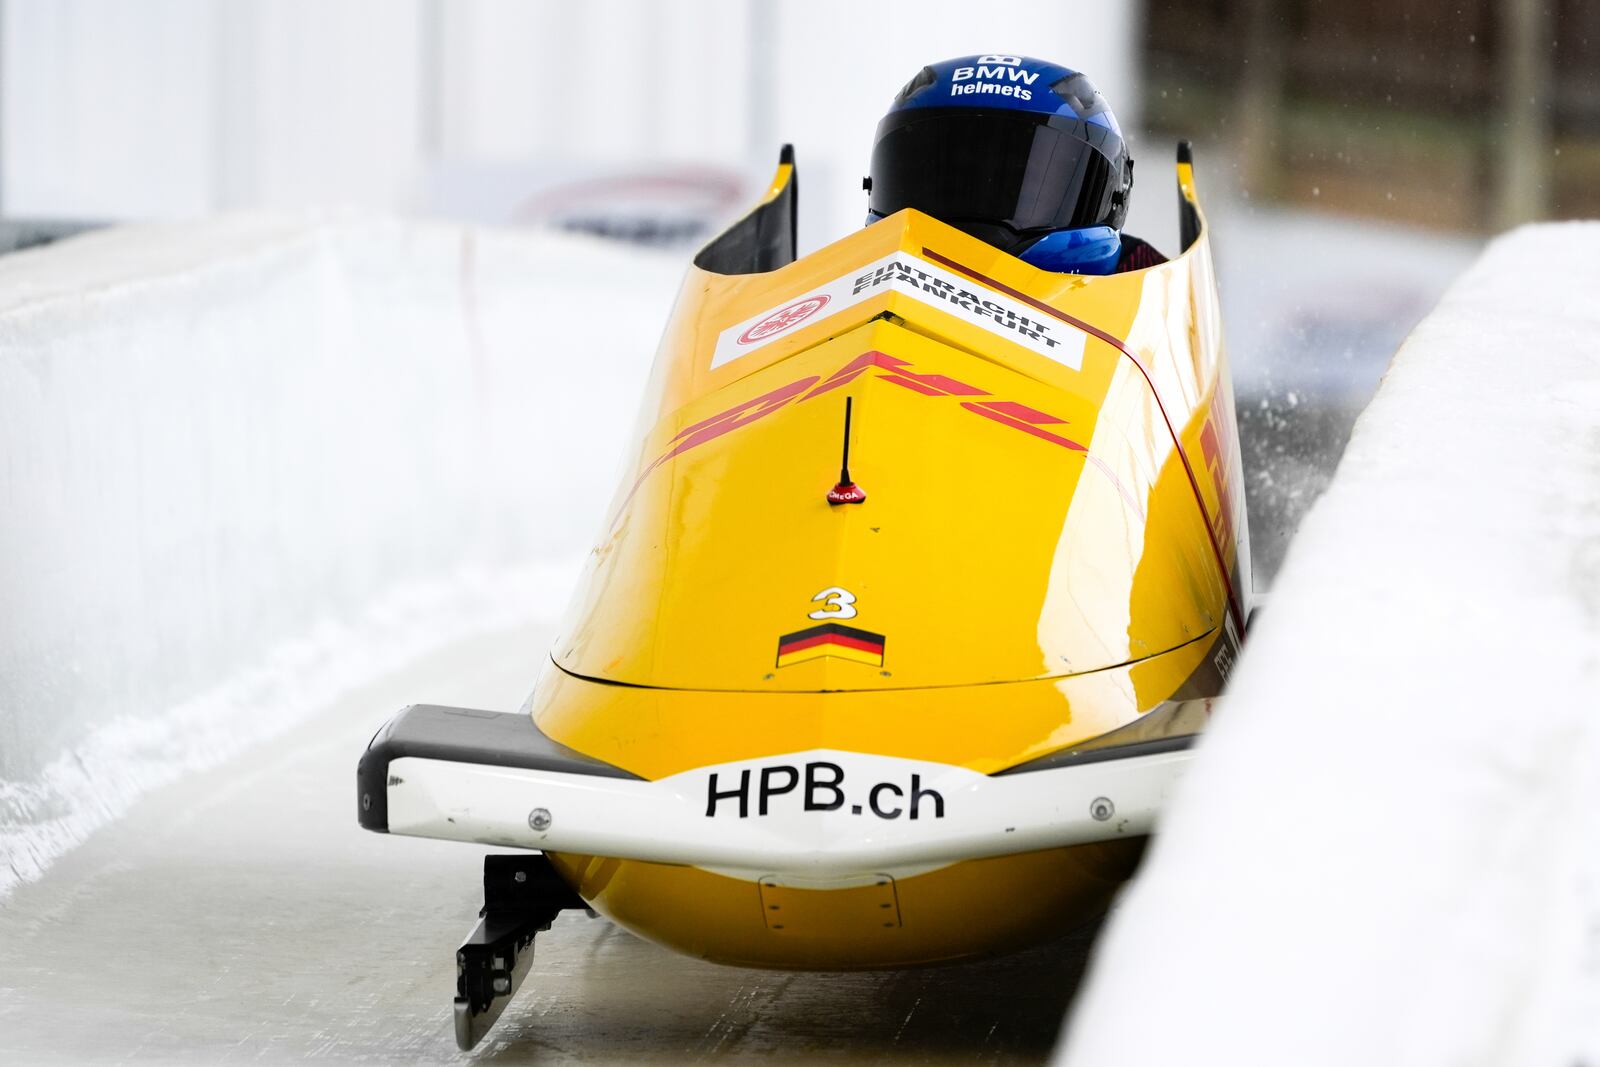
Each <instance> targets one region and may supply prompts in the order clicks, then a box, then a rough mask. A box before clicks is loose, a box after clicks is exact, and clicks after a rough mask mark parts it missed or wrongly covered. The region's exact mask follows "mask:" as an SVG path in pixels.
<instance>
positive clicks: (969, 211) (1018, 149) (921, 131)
mask: <svg viewBox="0 0 1600 1067" xmlns="http://www.w3.org/2000/svg"><path fill="white" fill-rule="evenodd" d="M1132 188H1133V160H1132V158H1130V157H1129V155H1128V148H1127V145H1126V144H1125V143H1124V142H1123V139H1122V129H1121V127H1120V126H1118V124H1117V120H1116V117H1115V116H1114V115H1113V114H1112V113H1111V109H1110V108H1109V107H1107V106H1106V103H1105V100H1104V98H1103V97H1102V96H1101V95H1100V92H1099V90H1097V89H1095V87H1094V85H1093V84H1091V83H1090V81H1089V79H1088V78H1087V77H1085V76H1084V75H1082V74H1080V73H1078V72H1077V71H1075V70H1071V69H1069V68H1067V67H1062V66H1058V65H1057V64H1054V63H1046V62H1043V61H1042V60H1037V59H1029V58H1028V57H1026V56H1004V55H979V56H966V57H964V58H961V59H951V60H946V61H945V62H943V63H935V64H934V65H932V66H929V67H923V68H922V70H921V71H920V72H918V74H917V76H916V77H915V78H912V79H911V81H910V82H909V83H907V85H906V87H905V88H903V89H901V90H900V93H899V95H898V96H896V97H895V100H894V106H893V107H891V108H890V109H889V113H888V114H887V115H885V116H884V117H883V121H881V122H880V123H878V134H877V138H876V140H875V141H874V143H873V147H872V173H871V175H870V177H869V178H868V184H867V190H868V201H867V206H868V211H869V212H870V215H871V217H872V218H874V219H876V218H883V217H884V216H886V215H890V214H893V213H894V212H896V211H899V210H901V209H903V208H908V207H909V208H916V209H917V210H919V211H924V212H927V213H928V214H930V215H933V216H934V217H935V218H938V219H940V220H942V221H944V222H946V223H949V224H950V225H952V226H955V227H957V228H958V229H961V230H965V231H966V232H968V233H970V234H972V235H973V236H975V237H979V238H981V239H983V240H985V241H988V242H989V243H990V244H993V245H995V246H997V247H999V248H1002V249H1004V250H1005V251H1007V252H1010V253H1011V254H1012V255H1021V254H1023V252H1024V251H1025V250H1026V249H1028V248H1029V247H1030V246H1032V245H1033V244H1035V243H1037V242H1038V241H1039V240H1040V239H1041V238H1043V237H1045V236H1047V235H1049V234H1051V233H1055V232H1059V231H1061V230H1077V229H1085V228H1090V227H1110V229H1111V230H1112V231H1116V230H1121V228H1122V223H1123V220H1124V219H1125V218H1126V217H1127V213H1128V194H1129V192H1130V191H1131V190H1132ZM1107 236H1108V237H1109V236H1113V235H1111V234H1108V235H1107Z"/></svg>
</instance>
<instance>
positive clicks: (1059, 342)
mask: <svg viewBox="0 0 1600 1067" xmlns="http://www.w3.org/2000/svg"><path fill="white" fill-rule="evenodd" d="M884 292H895V293H903V294H905V295H906V296H908V297H911V298H912V299H913V300H920V301H922V302H923V303H924V304H927V305H929V306H930V307H935V308H938V309H939V310H940V311H944V312H947V313H949V314H951V315H954V316H955V317H956V318H958V319H963V320H965V321H967V322H970V323H972V324H973V325H974V326H981V327H983V328H984V329H986V330H989V331H990V332H992V333H995V334H997V335H999V336H1001V337H1005V338H1008V339H1009V340H1012V341H1015V342H1016V343H1017V344H1019V345H1022V346H1023V347H1024V348H1028V349H1032V350H1033V351H1035V352H1037V353H1039V354H1040V355H1041V356H1044V357H1046V358H1047V359H1052V360H1054V361H1055V362H1057V363H1060V364H1062V365H1064V366H1067V367H1071V368H1072V369H1073V370H1078V369H1079V368H1081V367H1082V366H1083V348H1084V344H1085V343H1086V342H1087V341H1088V335H1087V334H1085V333H1084V332H1083V331H1081V330H1078V329H1076V328H1074V327H1072V326H1069V325H1068V324H1066V323H1064V322H1061V321H1060V320H1058V319H1054V318H1051V317H1050V316H1049V315H1046V314H1045V313H1044V312H1042V311H1039V310H1038V309H1036V308H1032V307H1029V306H1028V305H1027V304H1024V303H1022V302H1021V301H1018V300H1013V299H1011V298H1010V297H1008V296H1004V295H1002V294H1000V293H997V292H995V291H994V290H992V289H988V288H985V287H984V286H982V285H979V284H978V283H977V282H975V281H972V280H971V279H968V278H963V277H960V276H959V275H956V274H952V273H951V272H950V271H947V270H945V269H944V268H943V267H938V266H935V265H934V264H932V263H929V262H928V261H927V260H925V259H921V258H919V257H917V256H913V255H911V254H910V253H909V252H895V253H893V254H892V255H887V256H884V257H883V258H882V259H880V260H878V261H877V262H875V263H869V264H867V265H866V266H864V267H859V268H857V269H855V270H852V271H851V272H850V273H848V274H846V275H843V276H842V277H839V278H835V279H834V280H833V281H831V282H829V283H828V284H826V285H824V286H821V287H819V288H817V289H814V290H812V291H811V292H809V293H806V294H805V295H803V296H800V297H797V298H795V299H791V300H787V301H785V302H784V303H782V304H780V305H779V306H778V307H775V308H772V309H770V310H768V311H763V312H762V313H761V314H759V315H755V316H753V317H751V318H748V319H746V320H745V321H743V322H740V323H736V324H734V325H732V326H729V327H728V328H727V329H726V330H723V331H722V333H721V335H720V336H718V338H717V347H716V350H715V351H714V352H712V354H711V369H712V370H715V369H716V368H718V367H721V366H723V365H724V364H727V363H731V362H733V361H734V360H736V359H738V358H739V357H740V356H745V355H749V354H750V353H751V352H755V351H758V350H759V349H761V348H763V347H765V346H766V345H768V344H771V343H772V342H773V341H777V340H781V339H782V338H784V337H786V336H788V334H789V333H790V332H792V331H793V330H794V329H795V328H796V327H798V326H800V325H801V324H802V323H810V322H819V321H821V320H822V319H824V318H827V317H829V316H831V315H833V314H835V313H837V312H840V311H844V310H846V309H847V308H851V307H854V306H855V305H856V304H859V303H861V302H862V301H863V300H867V299H870V298H871V297H874V296H878V295H880V294H882V293H884Z"/></svg>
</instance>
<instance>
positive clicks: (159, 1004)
mask: <svg viewBox="0 0 1600 1067" xmlns="http://www.w3.org/2000/svg"><path fill="white" fill-rule="evenodd" d="M550 638H551V631H549V630H548V629H547V628H542V627H525V628H522V629H518V630H513V631H508V632H503V633H500V634H497V635H495V636H493V637H489V638H483V639H479V640H475V641H472V642H468V643H465V644H462V645H458V646H455V647H454V648H452V649H450V650H448V651H446V652H442V653H439V654H436V655H434V656H431V657H427V658H425V659H422V660H419V661H418V662H417V663H416V664H414V665H413V666H412V667H411V668H409V669H407V670H406V671H404V672H401V673H398V674H394V675H392V676H390V677H388V678H385V679H383V680H382V681H380V682H378V683H376V684H373V685H371V686H368V687H366V688H363V689H361V690H359V691H356V692H354V693H352V694H350V695H349V696H348V697H347V698H345V699H343V700H342V701H340V702H339V703H338V704H337V705H336V706H333V707H331V708H328V709H326V711H324V712H321V713H317V714H313V715H311V716H309V717H308V718H307V719H306V720H305V721H304V722H303V723H302V724H301V725H300V726H299V727H297V728H295V729H294V730H292V731H290V732H289V733H287V734H284V735H281V736H280V737H278V738H276V739H274V740H273V741H270V742H267V743H265V744H263V745H260V746H257V747H255V748H253V749H250V750H248V751H246V752H245V753H244V754H242V755H240V756H238V757H236V758H234V759H232V760H230V761H229V762H227V763H226V764H224V765H222V766H221V767H218V768H215V769H213V770H211V771H208V772H206V773H203V774H199V775H195V776H191V777H189V778H187V779H185V780H183V781H181V782H179V783H177V784H174V785H172V786H168V787H166V788H164V789H160V790H157V791H155V792H153V793H151V794H150V795H148V796H147V797H145V798H144V799H143V800H141V801H140V802H138V803H137V804H136V805H135V806H134V807H133V809H132V810H131V811H130V812H129V814H128V815H127V816H126V817H125V818H123V819H121V820H119V821H118V822H116V823H115V824H113V825H111V826H109V827H107V828H105V829H102V830H101V831H99V832H98V833H97V834H95V835H94V836H93V837H91V838H90V840H89V841H88V842H86V843H85V844H84V845H83V846H82V847H80V848H78V849H76V850H75V851H73V852H71V853H69V854H68V855H66V856H65V857H63V858H62V859H61V860H59V861H58V862H57V863H56V864H55V865H54V866H52V868H51V869H50V870H49V871H48V872H47V873H46V874H45V875H44V876H43V877H42V878H41V879H39V880H38V881H36V882H33V883H31V884H27V885H23V886H21V887H19V888H18V889H17V890H16V892H15V893H14V894H13V895H12V896H11V898H10V899H8V900H7V901H6V903H5V906H4V907H3V908H0V1035H4V1036H3V1038H0V1051H3V1053H4V1055H3V1056H0V1059H4V1060H5V1062H7V1063H14V1064H25V1063H26V1064H32V1063H77V1062H84V1061H94V1062H123V1061H131V1062H159V1063H217V1062H257V1063H259V1062H286V1061H301V1060H306V1059H327V1060H333V1061H364V1062H377V1063H394V1062H415V1061H422V1062H447V1061H452V1060H458V1059H459V1060H463V1061H464V1060H467V1059H469V1058H470V1059H478V1060H492V1061H495V1062H505V1063H522V1062H534V1061H546V1062H548V1061H561V1062H570V1061H588V1062H608V1061H619V1060H648V1061H652V1062H661V1061H666V1062H674V1061H690V1060H699V1059H704V1058H709V1057H712V1056H716V1057H718V1058H719V1059H721V1058H725V1057H729V1056H731V1057H732V1058H736V1059H737V1058H741V1057H760V1058H762V1059H771V1058H773V1057H774V1056H776V1057H779V1058H796V1059H798V1058H808V1059H809V1058H829V1059H853V1060H861V1061H878V1060H884V1059H904V1060H915V1061H917V1062H930V1061H934V1062H937V1061H956V1060H959V1061H963V1062H970V1061H972V1060H974V1059H977V1060H985V1061H1007V1062H1015V1061H1032V1060H1042V1059H1043V1058H1045V1057H1046V1056H1048V1055H1049V1052H1050V1049H1051V1047H1052V1045H1053V1043H1054V1041H1055V1037H1056V1033H1057V1030H1058V1028H1059V1026H1060V1023H1061V1018H1062V1015H1063V1013H1064V1011H1065V1008H1066V1005H1067V1001H1068V999H1069V998H1070V996H1071V995H1072V993H1073V991H1074V989H1075V988H1076V986H1077V984H1078V981H1079V979H1080V976H1081V974H1082V971H1083V969H1084V966H1085V963H1086V958H1087V955H1088V951H1089V946H1090V940H1089V939H1090V935H1091V933H1092V931H1084V932H1083V933H1082V934H1081V935H1079V936H1077V937H1073V938H1068V939H1067V940H1064V941H1060V942H1057V943H1055V944H1053V945H1047V946H1044V947H1042V948H1039V949H1035V950H1032V951H1030V952H1028V953H1026V954H1023V955H1020V956H1013V957H1008V958H1004V959H996V960H990V961H985V962H981V963H977V964H970V965H964V966H958V967H945V968H935V969H927V970H919V971H896V972H867V973H853V974H790V973H781V972H770V971H752V970H742V969H735V968H728V967H721V966H717V965H715V964H710V963H705V962H702V961H699V960H693V959H688V958H685V957H681V956H677V955H674V954H672V953H670V952H668V951H667V950H665V949H661V948H657V947H656V946H654V945H651V944H649V943H647V942H645V941H642V940H639V939H638V938H635V937H633V936H632V935H631V934H628V933H626V932H624V931H622V930H620V929H618V928H617V927H615V926H612V925H611V924H610V923H609V922H607V921H605V920H604V919H589V918H587V917H586V916H585V915H584V914H583V913H582V912H569V913H567V914H565V915H563V916H562V917H561V918H560V919H559V920H558V921H557V922H556V924H555V926H554V927H553V928H552V929H551V930H550V931H549V932H548V933H546V934H542V935H540V938H539V940H538V942H537V947H536V951H537V954H536V956H535V960H534V971H533V974H532V976H531V977H530V978H529V980H528V983H527V985H526V987H525V988H524V989H523V991H522V992H521V993H519V995H518V997H517V998H516V999H515V1000H514V1001H513V1002H512V1004H511V1006H510V1007H509V1008H508V1009H507V1010H506V1013H505V1015H504V1016H502V1018H501V1020H500V1023H499V1025H498V1026H497V1028H496V1029H495V1030H494V1031H493V1032H492V1033H491V1034H490V1035H489V1037H488V1038H487V1039H485V1041H484V1042H483V1044H482V1045H480V1046H479V1048H478V1049H477V1050H476V1051H475V1052H474V1053H473V1054H472V1055H471V1056H470V1057H468V1056H466V1055H464V1054H461V1053H458V1052H457V1051H456V1048H455V1043H454V1038H453V1036H452V1031H451V1017H450V1000H451V997H452V996H453V994H454V985H455V965H454V952H455V948H456V945H457V944H458V943H459V942H460V940H461V938H463V937H464V936H465V935H466V934H467V932H468V931H469V930H470V928H471V926H472V924H473V922H474V920H475V917H476V912H477V908H478V906H479V904H480V903H481V901H480V899H479V897H480V885H479V878H480V876H481V863H480V860H479V857H480V856H481V855H482V854H483V852H484V851H485V850H482V849H479V848H476V847H474V846H470V845H462V844H455V843H449V842H435V841H424V840H418V839H411V838H388V837H384V836H380V835H377V834H370V833H366V832H364V831H362V830H361V829H359V828H358V827H357V826H356V820H355V786H354V776H355V765H356V759H357V757H358V756H359V755H360V752H361V749H362V747H363V746H364V745H365V743H366V741H367V739H368V738H369V737H370V736H371V734H372V732H373V731H374V730H375V729H377V727H378V726H379V725H380V724H381V723H382V722H383V720H384V718H385V717H386V716H387V715H388V714H389V713H391V712H393V711H395V710H398V709H399V708H400V707H402V706H403V705H405V704H407V703H413V702H422V701H435V702H439V703H460V704H472V705H476V706H479V707H485V708H497V709H506V710H509V709H512V708H515V707H516V706H517V704H518V703H519V702H520V701H521V699H522V698H523V697H524V696H525V695H526V690H527V689H528V687H529V686H531V684H532V679H533V673H534V670H535V668H536V667H537V664H538V662H539V659H540V657H542V656H544V655H545V654H546V648H547V646H548V644H549V641H550Z"/></svg>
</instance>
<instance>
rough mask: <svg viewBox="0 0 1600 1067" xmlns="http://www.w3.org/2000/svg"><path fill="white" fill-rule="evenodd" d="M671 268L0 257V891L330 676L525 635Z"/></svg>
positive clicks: (354, 221) (436, 257)
mask: <svg viewBox="0 0 1600 1067" xmlns="http://www.w3.org/2000/svg"><path fill="white" fill-rule="evenodd" d="M682 270H683V265H682V263H681V261H680V260H679V259H677V258H676V257H673V258H661V257H658V256H652V255H650V254H648V253H642V252H640V251H638V250H637V249H626V248H623V247H621V246H615V245H609V246H608V245H602V244H598V243H594V242H589V241H583V240H578V239H570V238H563V237H559V236H553V235H546V234H532V233H517V232H513V231H492V230H476V229H472V228H464V227H459V226H447V225H439V224H420V223H400V222H395V221H388V220H383V219H375V218H365V217H339V218H324V219H308V218H300V219H282V218H250V217H246V218H224V219H220V220H215V221H211V222H205V223H192V224H172V225H166V226H142V227H128V228H123V229H118V230H112V231H107V232H103V233H97V234H92V235H88V236H84V237H80V238H76V239H73V240H71V241H67V242H64V243H62V244H60V245H56V246H53V247H50V248H47V249H41V250H38V251H33V252H26V253H22V254H19V255H16V256H11V257H7V258H5V259H4V260H0V294H3V296H0V456H3V457H4V462H3V463H0V501H4V506H3V507H0V590H3V591H4V593H3V596H4V603H5V609H4V611H0V897H4V895H5V894H6V893H7V892H8V891H9V890H10V889H11V888H13V887H14V886H15V885H16V884H17V883H18V882H19V881H22V880H27V879H31V878H34V877H36V876H37V875H38V874H39V873H40V872H41V871H42V870H43V869H44V868H45V867H46V865H48V864H49V863H50V862H51V861H52V860H53V859H54V858H55V857H56V856H58V855H60V854H61V853H62V852H63V851H64V850H65V849H68V848H70V847H72V846H73V845H74V844H76V843H78V842H79V841H81V840H83V838H84V837H85V836H86V835H87V834H89V833H90V832H91V831H93V830H94V829H95V828H96V827H98V826H100V825H103V824H104V823H105V822H106V821H107V820H109V819H111V818H114V817H115V816H117V815H118V814H120V813H121V812H122V811H124V810H125V809H126V808H127V807H128V805H129V804H131V803H132V801H133V800H134V799H135V798H136V797H138V796H139V795H141V794H142V793H144V792H145V791H147V790H148V789H150V788H152V787H154V786H156V785H159V784H161V783H163V782H166V781H168V780H171V779H172V778H174V777H175V776H177V775H179V774H180V773H183V772H186V771H190V770H193V769H196V768H198V767H202V766H206V765H209V764H212V763H215V762H216V761H218V760H220V759H222V758H224V757H225V756H227V755H229V754H231V753H233V752H236V751H239V750H240V749H241V748H242V747H243V746H244V745H245V744H247V743H249V742H252V741H255V740H258V739H260V738H262V737H265V736H268V735H271V734H275V733H277V732H279V731H281V730H283V729H285V728H287V727H288V726H290V725H292V723H293V722H294V721H295V720H296V719H298V718H300V717H303V716H305V715H307V714H310V713H312V712H313V711H315V710H316V709H317V708H319V707H323V706H326V705H328V704H329V703H330V702H331V701H332V700H333V699H334V698H336V697H337V696H338V695H339V694H340V693H341V692H343V691H345V690H347V689H348V688H349V687H351V686H353V685H357V684H360V683H362V682H366V681H369V680H370V679H372V678H374V677H379V676H381V675H383V674H385V673H387V672H388V671H391V670H392V669H394V668H395V667H397V666H400V665H403V664H404V663H405V662H407V661H408V659H410V658H412V657H414V656H416V655H418V654H420V653H422V652H424V651H426V650H428V649H431V648H436V647H439V646H442V645H443V644H445V643H447V642H450V641H454V640H458V639H461V638H464V637H466V636H469V635H471V634H475V633H481V632H487V631H489V630H493V629H496V628H499V627H503V626H505V625H508V624H510V623H512V622H518V621H527V620H538V619H541V618H542V619H549V618H551V617H552V616H554V615H555V614H556V613H557V612H558V611H559V609H560V608H561V606H562V605H563V603H564V600H565V597H566V595H567V592H568V590H569V588H570V584H571V581H572V579H573V576H574V575H575V574H576V571H577V566H578V564H579V562H580V561H581V559H582V556H583V553H584V552H585V551H586V550H587V549H588V547H589V543H590V540H591V538H592V536H593V534H594V532H595V530H596V528H597V524H598V522H599V521H600V516H601V514H602V512H603V510H604V507H605V505H606V502H607V501H608V500H609V498H610V494H611V491H612V488H613V485H612V483H613V478H612V477H611V472H612V471H613V470H615V469H616V468H617V466H618V464H619V462H620V458H621V450H622V448H623V447H624V442H625V441H626V438H627V430H628V428H629V427H630V426H631V424H632V422H633V418H634V414H635V411H636V409H637V405H638V401H639V395H640V392H641V390H642V385H643V381H644V378H645V374H646V372H647V369H648V365H649V361H650V358H651V354H652V353H653V351H654V349H655V345H656V341H657V338H658V336H659V332H660V329H661V324H662V322H663V321H664V320H665V318H666V314H667V311H668V309H669V307H670V304H671V300H672V298H673V295H674V294H675V292H676V289H677V285H678V281H679V279H680V278H681V276H682ZM575 460H576V461H575ZM596 471H600V472H603V473H602V474H601V475H599V476H597V475H596Z"/></svg>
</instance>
